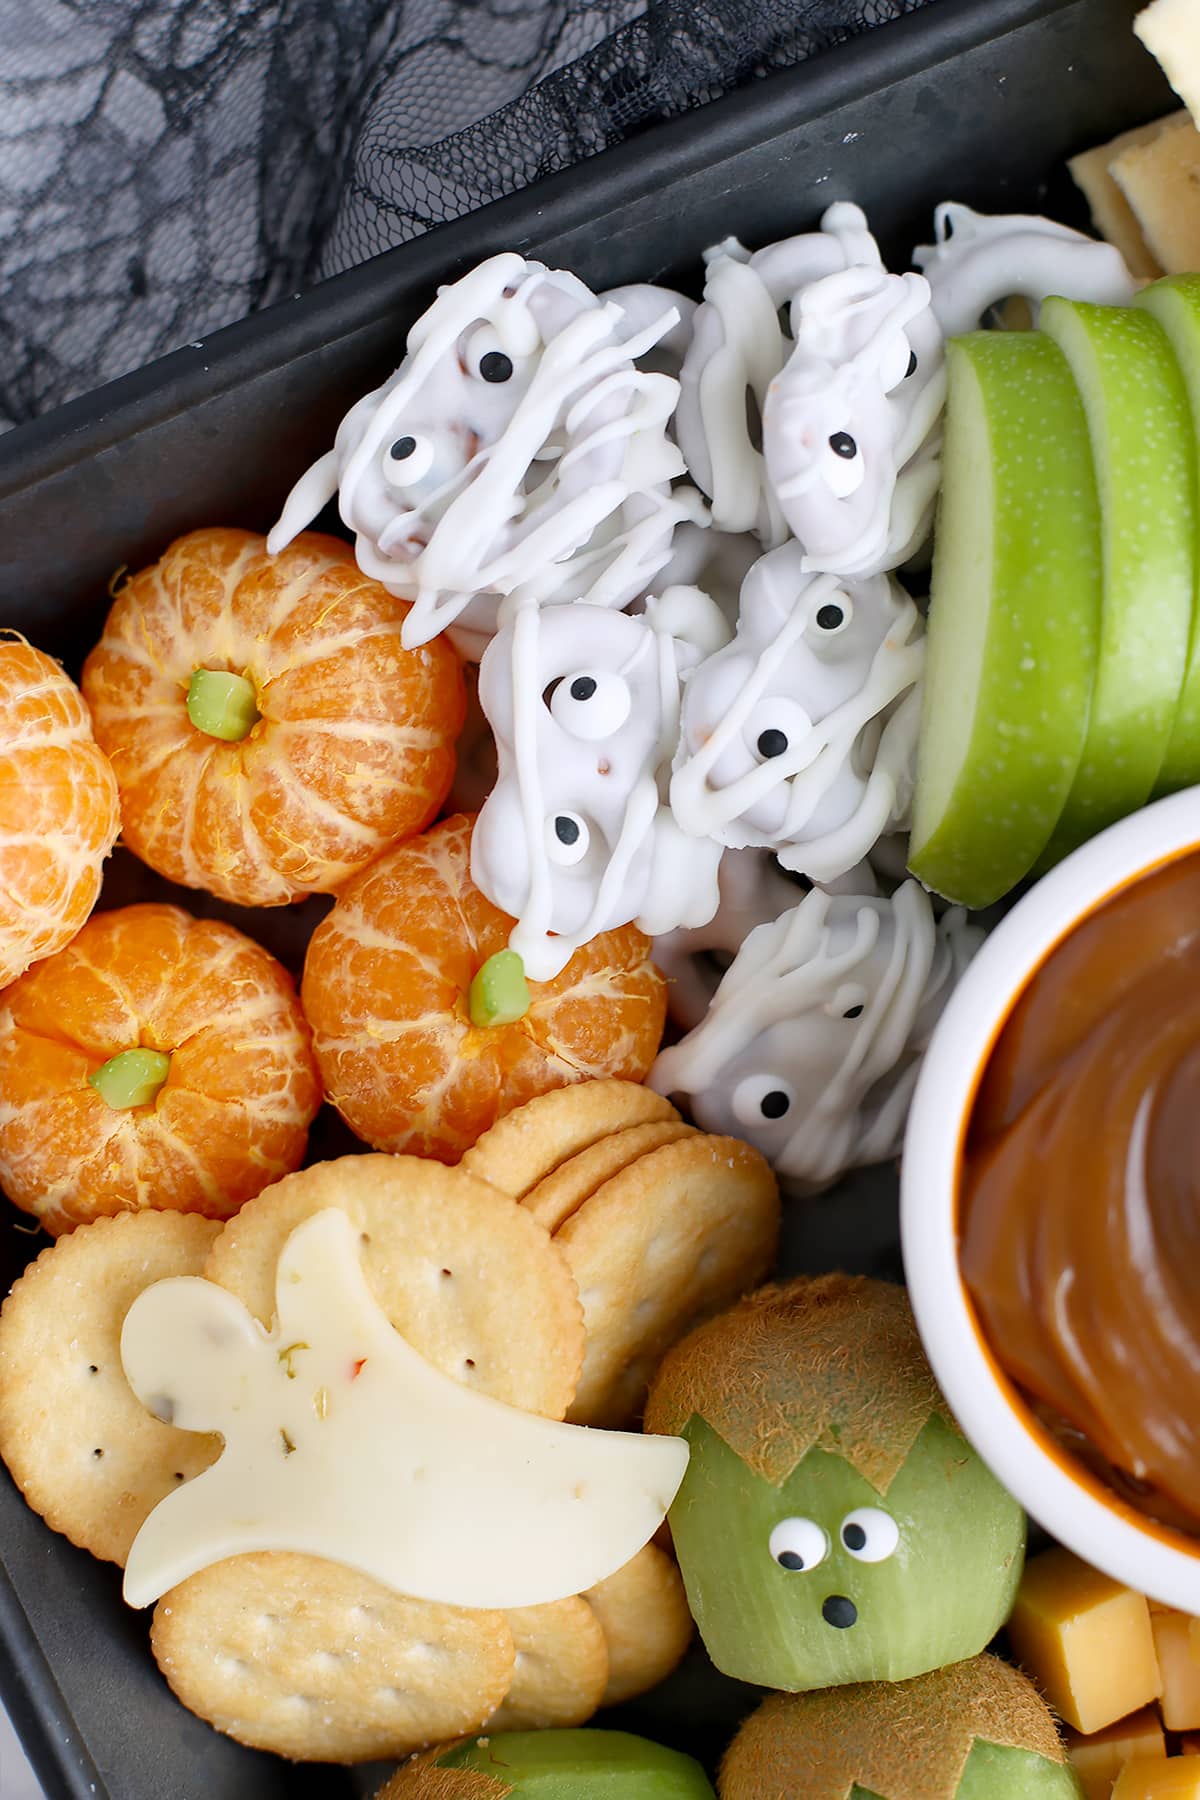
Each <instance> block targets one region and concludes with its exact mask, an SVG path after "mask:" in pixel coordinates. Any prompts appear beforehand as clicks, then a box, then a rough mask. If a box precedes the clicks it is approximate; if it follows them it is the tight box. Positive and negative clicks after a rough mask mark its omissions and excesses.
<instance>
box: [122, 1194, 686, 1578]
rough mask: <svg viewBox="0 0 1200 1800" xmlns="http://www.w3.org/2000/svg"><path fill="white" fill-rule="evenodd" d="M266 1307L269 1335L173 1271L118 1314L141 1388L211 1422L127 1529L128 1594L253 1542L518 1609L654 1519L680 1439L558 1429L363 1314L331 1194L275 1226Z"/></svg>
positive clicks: (215, 1290) (192, 1417)
mask: <svg viewBox="0 0 1200 1800" xmlns="http://www.w3.org/2000/svg"><path fill="white" fill-rule="evenodd" d="M276 1307H277V1316H276V1323H275V1327H274V1329H273V1331H271V1332H270V1333H268V1332H266V1331H264V1329H263V1327H262V1326H261V1325H260V1324H259V1323H258V1321H257V1320H256V1319H253V1318H252V1317H251V1316H250V1314H249V1313H248V1312H247V1311H246V1308H245V1307H244V1306H243V1305H242V1303H241V1301H240V1300H238V1299H237V1298H236V1297H235V1296H234V1295H233V1294H230V1293H228V1292H227V1291H226V1290H225V1289H224V1288H220V1287H217V1286H216V1285H215V1284H213V1283H212V1282H208V1281H203V1280H200V1279H197V1278H191V1277H188V1278H179V1279H174V1280H168V1281H160V1282H157V1283H156V1284H155V1285H154V1286H153V1287H150V1288H147V1289H146V1291H145V1292H144V1293H142V1294H141V1295H140V1296H139V1297H138V1299H137V1300H136V1301H135V1302H134V1304H133V1306H132V1307H131V1308H130V1310H129V1313H128V1315H127V1317H126V1320H125V1325H124V1329H123V1332H122V1336H121V1356H122V1360H123V1362H124V1365H125V1373H126V1375H127V1377H128V1379H129V1382H130V1385H131V1387H132V1388H133V1390H134V1392H135V1393H136V1394H137V1396H138V1398H139V1399H140V1400H141V1401H142V1403H143V1405H144V1406H146V1407H147V1408H148V1409H149V1410H150V1411H151V1412H153V1413H155V1414H156V1415H157V1416H159V1417H160V1418H165V1419H169V1420H170V1421H171V1422H172V1423H174V1424H175V1425H178V1426H181V1427H182V1428H183V1429H184V1430H185V1431H217V1432H220V1433H221V1435H222V1436H223V1437H224V1439H225V1448H224V1450H223V1452H222V1454H221V1456H220V1457H219V1459H218V1460H217V1462H216V1463H214V1464H213V1466H212V1467H211V1468H210V1469H207V1470H205V1472H204V1473H203V1474H202V1475H199V1476H197V1477H196V1478H195V1479H194V1480H192V1481H189V1482H188V1483H186V1485H185V1486H183V1487H181V1488H179V1489H177V1490H176V1492H175V1493H173V1494H169V1495H168V1496H167V1498H166V1499H165V1500H163V1501H161V1502H160V1504H159V1505H158V1506H156V1507H155V1509H154V1511H153V1512H152V1513H151V1514H150V1516H149V1518H148V1519H147V1520H146V1522H145V1524H144V1525H143V1526H142V1529H141V1531H140V1532H139V1533H138V1535H137V1537H136V1539H135V1540H134V1544H133V1548H132V1550H131V1552H130V1555H129V1561H128V1564H127V1566H126V1571H125V1598H126V1600H127V1601H128V1602H129V1603H130V1605H131V1606H147V1605H149V1604H150V1602H151V1601H154V1600H157V1599H158V1598H159V1596H160V1595H162V1594H164V1593H166V1592H167V1590H168V1589H170V1588H172V1587H174V1586H176V1585H177V1583H179V1582H180V1581H183V1580H185V1579H186V1578H187V1577H188V1576H189V1575H194V1574H196V1573H197V1572H198V1571H199V1570H200V1569H203V1568H207V1567H208V1566H209V1565H210V1564H212V1563H216V1562H221V1561H223V1560H224V1559H225V1558H226V1557H230V1556H237V1555H240V1554H242V1553H244V1552H247V1551H256V1550H293V1551H301V1552H304V1553H307V1554H309V1555H312V1556H321V1557H326V1558H328V1559H329V1560H331V1561H333V1562H339V1563H344V1564H347V1565H348V1566H349V1567H351V1568H354V1569H359V1570H361V1571H362V1573H363V1574H365V1575H369V1576H372V1577H374V1578H375V1579H376V1580H378V1581H381V1582H384V1583H385V1584H386V1585H388V1586H390V1587H392V1588H394V1589H396V1590H397V1591H398V1592H400V1593H404V1594H409V1595H412V1596H414V1597H415V1598H417V1599H423V1600H435V1601H441V1602H443V1603H445V1604H448V1605H454V1606H468V1607H494V1608H506V1607H520V1606H536V1605H540V1604H542V1603H543V1602H545V1601H549V1600H561V1599H565V1598H566V1597H567V1596H568V1595H570V1594H578V1593H582V1592H583V1591H584V1590H585V1589H586V1588H590V1587H592V1586H594V1585H595V1583H596V1582H597V1581H601V1580H603V1579H604V1578H605V1577H606V1576H608V1575H611V1574H612V1573H613V1572H614V1571H615V1570H616V1569H619V1568H621V1567H622V1566H623V1565H624V1564H625V1563H627V1562H628V1561H629V1559H630V1558H631V1557H632V1556H634V1555H635V1554H636V1553H637V1551H638V1550H640V1549H641V1547H642V1546H643V1544H645V1543H647V1542H648V1541H649V1539H650V1538H651V1537H652V1536H653V1535H654V1533H655V1531H657V1529H658V1527H659V1525H660V1524H661V1523H662V1521H663V1518H664V1517H665V1516H666V1512H667V1508H668V1507H669V1506H670V1504H671V1501H672V1500H673V1499H674V1497H675V1492H676V1490H677V1488H678V1487H679V1484H680V1482H681V1481H682V1480H683V1475H684V1471H685V1469H686V1467H687V1459H688V1447H687V1444H686V1443H685V1442H684V1441H683V1440H682V1439H680V1438H668V1437H653V1436H646V1437H643V1436H639V1435H637V1434H634V1433H631V1432H617V1431H592V1430H588V1429H587V1428H585V1427H582V1426H577V1425H562V1424H557V1423H555V1422H554V1421H552V1420H549V1419H543V1418H539V1417H537V1416H535V1415H534V1414H532V1413H525V1412H521V1411H520V1410H518V1409H517V1408H515V1407H510V1406H505V1405H503V1404H502V1403H501V1402H500V1401H497V1400H492V1399H490V1398H488V1397H487V1396H486V1395H483V1394H479V1393H476V1392H474V1391H473V1390H472V1389H471V1388H469V1387H466V1386H464V1385H462V1384H461V1383H459V1382H457V1381H454V1380H452V1379H451V1378H450V1377H449V1376H447V1375H444V1374H442V1372H441V1371H440V1370H438V1369H435V1368H433V1367H432V1366H431V1365H430V1364H429V1363H427V1362H426V1361H425V1359H424V1358H423V1357H422V1356H420V1355H419V1354H418V1353H417V1352H416V1351H415V1350H414V1349H413V1348H412V1346H411V1345H409V1344H408V1343H406V1342H405V1340H404V1339H403V1338H402V1337H401V1336H400V1335H399V1333H398V1332H396V1331H395V1330H394V1328H393V1327H392V1325H391V1323H390V1321H389V1320H388V1319H387V1318H386V1316H385V1315H384V1314H383V1313H382V1312H381V1311H380V1309H379V1307H378V1305H377V1304H376V1301H375V1299H374V1296H373V1295H372V1293H371V1291H370V1289H369V1288H368V1286H367V1283H366V1280H365V1278H364V1276H363V1273H362V1268H361V1265H360V1262H359V1256H358V1240H357V1237H356V1235H355V1232H354V1228H353V1226H352V1225H351V1223H350V1220H349V1218H348V1217H347V1215H346V1214H345V1213H344V1212H342V1211H341V1210H340V1209H333V1208H331V1209H329V1210H328V1211H325V1212H321V1213H317V1214H315V1215H314V1216H313V1217H312V1218H310V1219H307V1220H306V1221H305V1222H304V1223H303V1224H302V1225H300V1226H298V1227H297V1229H296V1230H295V1231H294V1232H293V1233H292V1235H291V1236H290V1238H289V1239H288V1241H287V1243H286V1244H285V1246H284V1248H283V1251H282V1252H281V1254H280V1257H279V1263H278V1267H277V1270H276Z"/></svg>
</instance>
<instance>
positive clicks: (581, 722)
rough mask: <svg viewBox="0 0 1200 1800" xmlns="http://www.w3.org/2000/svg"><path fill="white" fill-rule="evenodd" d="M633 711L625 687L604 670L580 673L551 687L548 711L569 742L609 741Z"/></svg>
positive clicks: (628, 692) (627, 685)
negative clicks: (572, 740)
mask: <svg viewBox="0 0 1200 1800" xmlns="http://www.w3.org/2000/svg"><path fill="white" fill-rule="evenodd" d="M632 710H633V695H632V694H631V693H630V691H629V684H628V682H627V681H625V680H623V679H622V677H621V676H620V675H616V674H614V673H613V672H612V671H611V670H607V669H580V670H579V671H577V672H576V673H575V674H574V675H564V676H563V677H562V680H561V681H557V682H555V684H554V689H553V692H552V693H551V695H550V711H551V713H552V714H553V715H554V718H555V721H556V722H557V723H558V724H559V725H561V726H562V728H563V730H564V731H565V732H568V733H569V734H570V736H571V737H573V738H580V739H582V740H583V741H584V742H585V743H595V742H598V741H599V740H600V739H601V738H608V737H613V736H614V735H615V734H616V733H617V732H618V731H620V729H621V727H622V726H623V725H624V723H625V721H626V720H627V719H628V717H629V715H630V713H631V712H632Z"/></svg>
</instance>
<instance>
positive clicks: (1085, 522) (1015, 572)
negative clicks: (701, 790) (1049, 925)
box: [909, 331, 1101, 907]
mask: <svg viewBox="0 0 1200 1800" xmlns="http://www.w3.org/2000/svg"><path fill="white" fill-rule="evenodd" d="M946 360H947V374H948V382H949V391H948V397H947V404H946V439H945V449H944V454H943V470H944V473H943V483H942V496H941V503H940V507H939V512H938V522H937V528H936V535H935V539H934V558H933V590H932V598H931V602H930V615H929V638H928V660H927V662H926V667H925V681H924V697H923V715H922V725H921V740H920V746H919V750H918V761H917V782H916V792H915V796H914V803H913V832H912V845H911V851H910V858H909V867H910V868H911V869H912V872H913V874H914V875H916V876H918V877H919V879H920V880H921V881H923V882H924V883H925V884H926V886H928V887H931V888H933V889H934V890H935V891H936V892H937V893H940V894H944V895H945V896H946V897H947V898H948V899H952V900H956V901H959V902H961V903H962V904H963V905H966V906H969V907H983V906H988V905H990V904H991V903H992V902H993V901H995V900H998V899H1000V898H1001V897H1002V896H1003V895H1004V894H1006V893H1008V892H1009V891H1010V889H1012V888H1013V887H1015V886H1016V885H1017V883H1018V882H1019V881H1020V880H1021V879H1022V878H1023V877H1024V876H1025V875H1027V874H1028V873H1029V871H1030V869H1031V868H1032V867H1033V865H1034V863H1035V862H1036V861H1037V858H1038V857H1039V855H1040V854H1041V853H1042V851H1043V850H1044V848H1045V846H1046V844H1047V842H1048V840H1049V838H1050V835H1051V833H1052V832H1053V830H1054V828H1055V826H1056V824H1057V823H1058V820H1059V816H1060V814H1061V812H1062V808H1063V806H1064V804H1065V802H1066V799H1067V796H1068V794H1069V792H1070V790H1071V786H1072V783H1073V781H1074V779H1075V775H1076V771H1077V769H1078V766H1079V760H1080V756H1081V754H1082V751H1083V746H1084V741H1085V735H1086V729H1087V720H1088V710H1089V706H1090V701H1091V692H1092V686H1093V682H1094V679H1095V674H1096V662H1097V655H1098V650H1099V641H1100V596H1101V550H1100V545H1101V535H1100V508H1099V500H1098V496H1097V490H1096V481H1095V474H1094V470H1093V465H1092V455H1091V448H1090V443H1089V437H1088V429H1087V419H1086V416H1085V413H1084V410H1083V404H1082V401H1081V399H1080V396H1079V392H1078V390H1077V388H1076V385H1075V382H1074V381H1073V379H1072V377H1071V372H1070V368H1069V366H1068V364H1067V361H1066V359H1065V357H1064V356H1063V354H1062V352H1061V351H1060V350H1059V349H1058V347H1057V346H1056V345H1055V344H1054V343H1052V342H1051V341H1050V339H1049V338H1046V337H1044V336H1042V334H1041V333H1040V332H1016V331H1013V332H1002V331H996V332H973V333H971V334H970V335H968V336H966V337H963V338H957V339H954V340H952V341H951V343H950V344H949V345H948V346H947V359H946Z"/></svg>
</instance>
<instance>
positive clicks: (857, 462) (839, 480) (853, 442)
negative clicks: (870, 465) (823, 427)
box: [821, 431, 867, 500]
mask: <svg viewBox="0 0 1200 1800" xmlns="http://www.w3.org/2000/svg"><path fill="white" fill-rule="evenodd" d="M821 474H822V476H823V478H824V481H825V485H826V487H827V488H828V489H829V491H830V493H831V494H832V495H833V496H834V498H835V499H837V500H848V499H849V498H850V496H851V494H856V493H857V492H858V490H859V488H860V487H861V486H862V484H863V482H864V481H865V480H866V478H867V465H866V460H865V458H864V457H863V453H862V449H861V446H860V445H859V442H858V439H857V438H856V437H852V436H851V434H850V433H849V432H848V431H834V432H831V433H830V435H829V438H828V440H827V443H826V449H825V451H824V453H823V455H822V457H821Z"/></svg>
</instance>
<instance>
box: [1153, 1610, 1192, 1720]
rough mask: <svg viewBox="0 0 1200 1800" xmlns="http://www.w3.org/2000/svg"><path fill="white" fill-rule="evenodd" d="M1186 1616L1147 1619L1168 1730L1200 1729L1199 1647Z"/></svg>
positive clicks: (1164, 1615)
mask: <svg viewBox="0 0 1200 1800" xmlns="http://www.w3.org/2000/svg"><path fill="white" fill-rule="evenodd" d="M1192 1623H1193V1621H1192V1620H1191V1618H1190V1617H1189V1616H1188V1614H1187V1613H1178V1612H1175V1613H1172V1612H1161V1613H1155V1614H1154V1615H1153V1617H1152V1618H1151V1620H1150V1625H1151V1629H1152V1630H1153V1632H1154V1648H1155V1651H1156V1653H1157V1656H1158V1667H1159V1671H1160V1673H1161V1675H1162V1716H1163V1724H1164V1725H1165V1726H1166V1728H1167V1730H1168V1731H1193V1730H1195V1729H1196V1727H1198V1726H1200V1655H1197V1651H1198V1650H1200V1645H1197V1643H1196V1642H1195V1639H1194V1638H1193V1636H1192Z"/></svg>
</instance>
